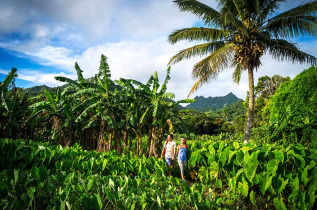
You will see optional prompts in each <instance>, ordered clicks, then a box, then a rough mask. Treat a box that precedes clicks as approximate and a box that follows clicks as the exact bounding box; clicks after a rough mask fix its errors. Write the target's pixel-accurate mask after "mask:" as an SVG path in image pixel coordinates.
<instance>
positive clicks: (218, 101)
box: [185, 92, 241, 112]
mask: <svg viewBox="0 0 317 210" xmlns="http://www.w3.org/2000/svg"><path fill="white" fill-rule="evenodd" d="M194 99H195V100H196V102H194V103H191V104H189V105H187V106H186V107H185V108H186V109H194V110H197V111H200V112H207V111H210V110H220V109H222V108H223V107H225V106H229V105H230V104H232V103H234V102H237V101H239V100H241V99H239V98H238V97H237V96H235V95H234V94H233V93H232V92H230V93H229V94H228V95H225V96H216V97H208V98H205V97H204V96H196V97H195V98H194Z"/></svg>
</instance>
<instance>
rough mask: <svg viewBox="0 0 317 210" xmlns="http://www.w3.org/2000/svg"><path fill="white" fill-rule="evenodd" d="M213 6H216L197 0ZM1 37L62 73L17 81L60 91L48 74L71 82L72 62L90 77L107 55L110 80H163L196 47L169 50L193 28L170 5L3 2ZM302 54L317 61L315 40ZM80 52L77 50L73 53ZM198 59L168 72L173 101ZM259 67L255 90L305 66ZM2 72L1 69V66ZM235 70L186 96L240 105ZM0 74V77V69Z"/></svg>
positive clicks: (266, 62) (122, 0) (150, 1)
mask: <svg viewBox="0 0 317 210" xmlns="http://www.w3.org/2000/svg"><path fill="white" fill-rule="evenodd" d="M203 2H204V3H206V4H210V5H211V6H213V7H216V3H215V2H216V1H210V0H203ZM0 7H1V14H0V21H1V22H2V23H5V24H1V25H0V38H1V36H4V35H8V34H10V33H18V34H21V35H22V37H24V36H25V37H27V38H25V37H24V38H22V39H19V38H14V37H13V38H12V39H10V40H9V42H2V43H0V46H1V47H4V48H7V49H11V50H14V51H17V52H20V53H24V54H26V55H28V56H31V59H32V60H35V61H36V62H37V63H39V64H41V65H44V66H53V67H57V68H59V69H61V71H63V72H61V73H59V72H56V73H53V72H51V73H44V72H43V71H41V70H37V71H30V70H27V69H24V70H23V69H20V70H19V78H20V79H24V80H27V81H32V82H35V83H38V84H46V85H52V86H56V85H59V84H60V83H58V82H57V81H56V80H55V79H54V76H56V75H58V74H59V75H63V76H68V77H72V78H73V77H74V73H75V70H74V67H73V66H74V63H75V61H77V62H78V63H79V65H80V67H81V68H82V69H83V70H84V76H85V77H86V78H87V77H91V76H93V75H94V74H95V73H97V71H98V67H99V59H100V55H101V54H105V55H106V56H107V57H108V62H109V64H110V68H111V71H112V78H113V79H119V78H120V77H123V78H133V79H136V80H139V81H141V82H146V81H147V79H148V78H149V77H150V75H151V74H153V73H154V71H155V70H157V71H158V74H159V77H160V79H161V81H163V79H164V76H165V74H166V69H167V66H166V64H167V63H168V61H169V59H170V58H171V56H173V55H174V54H175V53H176V52H177V51H179V50H181V49H183V48H186V47H188V46H192V45H194V43H187V42H181V43H178V44H176V45H170V44H169V43H168V42H167V36H168V34H169V33H170V32H171V31H172V30H175V29H179V28H183V27H191V26H192V25H194V23H195V22H196V21H197V19H196V17H194V16H193V15H191V14H189V13H186V12H180V11H179V9H178V8H177V7H176V6H175V5H173V3H172V1H170V0H163V1H162V0H139V1H131V0H117V1H113V0H112V1H111V0H91V1H88V0H86V1H76V0H68V1H61V0H51V1H45V3H44V2H43V1H42V0H29V1H19V0H2V1H1V2H0ZM301 44H302V48H303V50H304V51H307V52H308V53H312V54H313V55H317V51H316V49H317V47H313V46H317V42H316V41H315V42H312V43H309V42H302V43H301ZM78 49H79V50H78ZM198 60H199V58H195V59H191V60H188V61H182V62H180V63H178V64H176V65H173V66H172V72H171V80H170V82H169V84H168V89H169V91H171V92H174V93H175V94H176V99H183V98H186V97H187V94H188V92H189V91H190V89H191V87H192V85H193V84H194V82H195V81H193V80H192V78H191V70H192V67H193V65H194V64H195V62H197V61H198ZM262 63H263V66H261V67H260V69H259V71H258V72H256V73H255V84H256V82H257V79H258V78H259V77H260V76H264V75H269V76H272V75H274V74H280V75H282V76H291V77H294V76H295V75H297V74H298V73H299V72H300V71H301V70H303V69H304V68H306V67H307V65H293V64H292V63H288V62H277V61H272V59H271V58H269V57H267V56H264V57H263V61H262ZM0 67H1V66H0ZM232 72H233V70H225V71H223V72H222V73H221V74H219V77H218V78H217V79H216V80H212V81H210V83H209V84H206V85H204V86H202V87H201V88H200V89H199V90H198V91H197V92H196V93H194V94H193V95H192V97H195V96H196V95H203V96H205V97H207V96H223V95H226V94H228V93H229V92H233V93H234V94H235V95H237V96H238V97H239V98H242V99H245V94H246V91H247V90H248V78H247V74H246V72H245V73H243V75H242V78H241V82H240V85H239V86H238V85H236V84H234V83H233V81H232ZM0 73H1V71H0Z"/></svg>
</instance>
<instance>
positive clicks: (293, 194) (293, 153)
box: [0, 139, 317, 209]
mask: <svg viewBox="0 0 317 210" xmlns="http://www.w3.org/2000/svg"><path fill="white" fill-rule="evenodd" d="M189 148H190V151H189V158H190V159H189V161H188V164H187V170H186V172H187V178H188V179H190V177H191V178H192V179H194V180H192V181H190V182H187V183H186V182H182V181H181V180H180V179H179V178H178V177H174V176H172V177H167V176H165V174H168V172H167V170H168V168H167V166H166V164H165V163H164V162H163V161H162V160H161V159H157V158H154V157H150V158H146V157H145V156H141V157H137V156H134V155H132V153H128V154H126V155H117V154H116V153H115V152H107V153H101V152H96V151H86V150H83V149H82V148H81V147H79V146H78V145H74V146H73V147H69V148H63V147H61V146H59V145H49V143H39V142H32V141H25V140H14V141H13V140H9V139H2V140H0V153H1V157H0V164H1V168H0V170H1V172H0V196H1V202H0V207H1V208H2V209H11V208H14V209H24V208H31V209H38V208H40V209H42V208H50V209H65V208H67V209H71V208H73V209H80V208H81V209H89V208H94V209H113V208H117V209H153V208H154V209H160V208H161V209H166V208H170V209H195V208H196V209H197V208H199V209H213V208H216V209H218V208H233V207H234V208H242V207H248V208H276V209H286V208H287V207H290V208H295V209H312V208H313V207H314V205H315V198H316V195H315V194H316V186H317V168H316V161H317V152H316V150H314V149H306V148H304V147H303V146H302V145H300V144H296V145H290V146H287V147H284V146H281V145H276V144H264V145H256V144H254V143H249V144H246V145H243V144H240V143H238V142H235V141H220V140H215V139H213V140H207V141H193V142H190V141H189ZM195 172H197V174H195ZM178 173H179V172H178V171H177V167H175V170H174V173H173V175H175V176H178ZM189 174H190V175H191V176H190V175H189ZM195 176H196V177H195ZM192 182H193V183H192Z"/></svg>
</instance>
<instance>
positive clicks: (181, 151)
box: [175, 137, 188, 181]
mask: <svg viewBox="0 0 317 210" xmlns="http://www.w3.org/2000/svg"><path fill="white" fill-rule="evenodd" d="M187 149H188V146H187V144H186V139H185V138H184V137H182V138H181V144H180V145H178V146H177V152H176V155H175V157H176V156H177V155H178V165H179V168H180V170H181V177H182V180H184V181H185V177H184V166H185V162H186V161H187V157H186V153H187Z"/></svg>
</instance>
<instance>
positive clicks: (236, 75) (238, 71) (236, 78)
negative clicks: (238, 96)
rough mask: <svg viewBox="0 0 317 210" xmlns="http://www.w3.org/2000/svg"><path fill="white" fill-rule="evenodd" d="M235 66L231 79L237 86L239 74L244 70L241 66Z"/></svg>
mask: <svg viewBox="0 0 317 210" xmlns="http://www.w3.org/2000/svg"><path fill="white" fill-rule="evenodd" d="M235 66H236V68H235V70H234V72H233V74H232V79H233V81H234V82H235V83H237V84H238V85H239V83H240V79H241V74H242V71H243V70H244V69H243V68H242V66H241V65H240V64H236V65H235Z"/></svg>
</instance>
